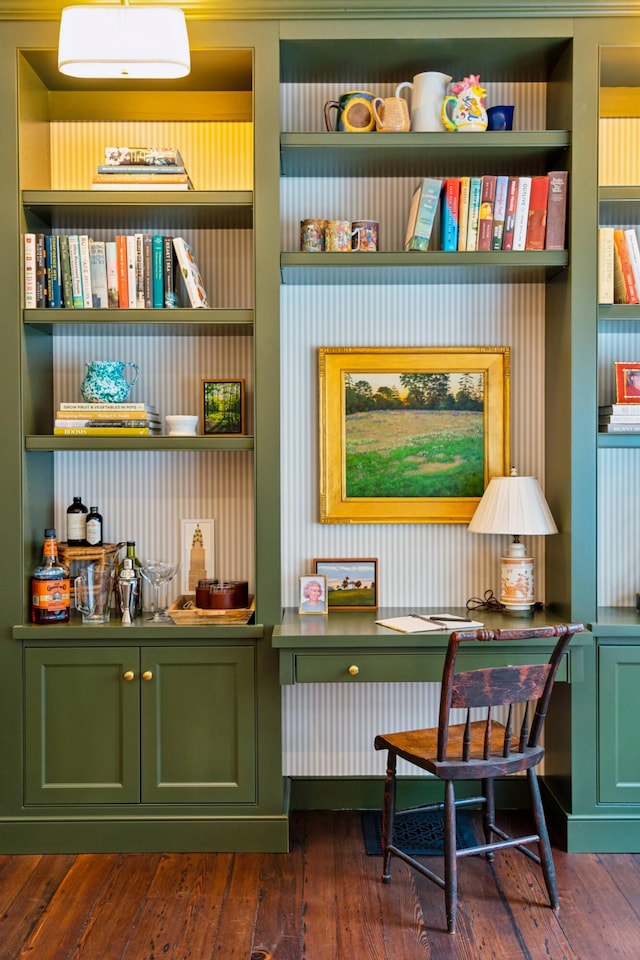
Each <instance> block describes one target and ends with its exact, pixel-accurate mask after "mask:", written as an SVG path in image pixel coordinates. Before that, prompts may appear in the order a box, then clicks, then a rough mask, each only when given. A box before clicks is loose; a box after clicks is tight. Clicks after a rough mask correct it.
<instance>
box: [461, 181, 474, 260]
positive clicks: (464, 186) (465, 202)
mask: <svg viewBox="0 0 640 960" xmlns="http://www.w3.org/2000/svg"><path fill="white" fill-rule="evenodd" d="M470 185H471V177H460V200H459V202H458V250H459V252H461V253H462V252H464V251H465V250H466V249H467V229H468V227H469V190H470Z"/></svg>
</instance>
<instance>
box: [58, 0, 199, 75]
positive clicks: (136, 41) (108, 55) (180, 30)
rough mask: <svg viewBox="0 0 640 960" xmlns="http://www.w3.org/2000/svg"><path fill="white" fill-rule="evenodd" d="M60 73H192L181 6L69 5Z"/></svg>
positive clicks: (62, 24) (61, 40)
mask: <svg viewBox="0 0 640 960" xmlns="http://www.w3.org/2000/svg"><path fill="white" fill-rule="evenodd" d="M58 70H60V72H61V73H64V74H66V75H67V76H70V77H84V78H90V77H96V78H116V77H121V78H123V79H132V80H136V79H176V78H178V77H185V76H187V74H188V73H189V71H190V70H191V57H190V52H189V36H188V34H187V24H186V21H185V17H184V13H183V12H182V10H180V8H179V7H159V6H148V7H147V6H135V7H131V6H129V5H128V4H123V5H121V6H113V5H112V6H105V5H104V4H102V5H101V4H98V5H96V6H91V7H88V6H77V7H65V8H64V9H63V11H62V19H61V20H60V37H59V41H58Z"/></svg>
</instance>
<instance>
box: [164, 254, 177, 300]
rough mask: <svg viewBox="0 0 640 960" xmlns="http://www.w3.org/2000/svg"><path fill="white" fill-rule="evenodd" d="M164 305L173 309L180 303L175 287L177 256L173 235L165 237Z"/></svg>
mask: <svg viewBox="0 0 640 960" xmlns="http://www.w3.org/2000/svg"><path fill="white" fill-rule="evenodd" d="M162 244H163V272H164V305H165V307H168V308H169V309H173V308H174V307H176V306H177V304H178V299H177V296H176V288H175V275H176V269H175V268H176V256H175V251H174V248H173V237H163V238H162Z"/></svg>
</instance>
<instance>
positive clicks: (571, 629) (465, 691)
mask: <svg viewBox="0 0 640 960" xmlns="http://www.w3.org/2000/svg"><path fill="white" fill-rule="evenodd" d="M581 630H584V625H583V624H581V623H563V624H557V625H556V626H549V627H530V628H525V629H513V630H512V629H506V630H484V629H482V630H457V631H455V632H454V633H452V634H451V637H450V638H449V645H448V648H447V654H446V657H445V662H444V669H443V673H442V691H441V694H440V717H439V728H438V760H446V759H447V746H448V741H449V718H450V713H451V710H452V709H453V708H456V707H458V708H460V707H461V708H463V709H466V711H467V713H466V727H467V731H468V733H466V734H465V736H464V738H463V746H462V756H461V757H457V758H456V759H459V760H462V761H463V762H464V761H468V760H469V759H470V755H469V742H470V724H471V710H472V709H473V708H475V707H482V708H485V721H484V722H485V724H486V731H485V741H484V742H485V746H484V759H488V758H489V755H490V745H491V740H492V731H491V725H492V708H494V707H504V706H507V707H508V713H507V720H506V722H505V728H506V729H505V734H504V741H503V756H504V757H505V758H506V757H508V756H509V753H510V752H511V740H512V736H513V722H514V707H515V706H516V705H517V704H524V705H525V708H524V714H523V716H522V719H521V722H520V731H519V737H518V750H519V751H520V752H522V751H524V750H525V748H529V747H537V746H538V743H539V740H540V734H541V733H542V727H543V725H544V720H545V717H546V714H547V707H548V704H549V698H550V697H551V690H552V688H553V683H554V680H555V678H556V673H557V671H558V666H559V665H560V661H561V660H562V657H563V654H564V652H565V650H566V648H567V646H568V644H569V642H570V640H571V638H572V636H573V635H574V634H576V633H579V632H580V631H581ZM550 637H558V640H557V642H556V644H555V647H554V649H553V652H552V654H551V656H550V658H549V660H548V662H547V663H541V664H526V665H519V666H500V667H485V668H481V669H479V670H466V671H460V672H457V673H456V670H455V666H456V658H457V656H458V651H459V648H460V644H461V643H464V642H465V641H468V640H480V641H508V640H512V641H522V640H529V639H534V638H538V639H542V638H550ZM532 709H534V714H533V719H531V716H530V715H531V710H532Z"/></svg>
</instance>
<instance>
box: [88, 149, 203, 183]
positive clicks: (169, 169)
mask: <svg viewBox="0 0 640 960" xmlns="http://www.w3.org/2000/svg"><path fill="white" fill-rule="evenodd" d="M91 189H92V190H193V184H192V183H191V178H190V177H189V174H188V173H187V168H186V167H185V165H184V160H183V159H182V157H181V155H180V151H179V150H178V149H176V148H175V147H105V151H104V163H102V164H100V165H99V166H98V171H97V173H96V174H95V176H94V177H93V180H92V183H91Z"/></svg>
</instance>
